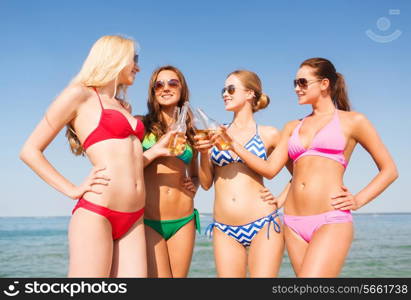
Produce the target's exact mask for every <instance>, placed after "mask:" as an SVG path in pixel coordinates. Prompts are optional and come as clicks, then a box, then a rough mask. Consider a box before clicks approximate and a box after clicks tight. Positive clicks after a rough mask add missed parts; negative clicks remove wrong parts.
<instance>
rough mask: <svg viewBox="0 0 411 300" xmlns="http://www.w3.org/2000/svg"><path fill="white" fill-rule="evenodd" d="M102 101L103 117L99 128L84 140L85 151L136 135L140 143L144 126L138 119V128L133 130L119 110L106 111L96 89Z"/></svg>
mask: <svg viewBox="0 0 411 300" xmlns="http://www.w3.org/2000/svg"><path fill="white" fill-rule="evenodd" d="M94 91H95V92H96V94H97V96H98V100H99V101H100V106H101V116H100V121H99V122H98V125H97V127H96V128H95V129H94V130H93V131H92V132H91V133H90V134H89V135H88V137H87V138H86V139H85V140H84V143H83V149H84V150H86V149H87V148H88V147H90V146H91V145H93V144H95V143H98V142H101V141H104V140H109V139H125V138H127V137H129V136H130V135H135V136H136V137H137V138H138V139H139V140H140V141H142V139H143V137H144V124H143V122H142V121H141V120H139V119H137V118H136V119H137V124H136V128H135V129H133V128H132V127H131V125H130V123H129V122H128V119H127V118H126V117H125V116H124V115H123V114H122V113H121V112H120V111H118V110H115V109H105V108H104V107H103V103H102V102H101V99H100V95H99V94H98V92H97V89H96V88H94Z"/></svg>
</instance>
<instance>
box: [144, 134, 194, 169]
mask: <svg viewBox="0 0 411 300" xmlns="http://www.w3.org/2000/svg"><path fill="white" fill-rule="evenodd" d="M155 143H157V137H156V136H155V135H154V133H152V132H150V133H148V134H146V135H145V136H144V140H143V142H142V145H143V151H147V150H148V149H150V148H151V147H153V146H154V144H155ZM177 158H179V159H181V160H182V161H183V162H184V163H186V164H189V163H190V162H191V160H192V159H193V148H192V147H191V146H190V145H189V144H188V143H186V148H185V149H184V152H183V153H182V154H180V155H178V156H177Z"/></svg>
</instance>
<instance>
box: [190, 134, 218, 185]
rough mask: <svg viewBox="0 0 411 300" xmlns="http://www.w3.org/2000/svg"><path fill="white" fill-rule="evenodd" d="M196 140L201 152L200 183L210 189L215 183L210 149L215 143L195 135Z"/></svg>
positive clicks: (198, 149) (196, 146)
mask: <svg viewBox="0 0 411 300" xmlns="http://www.w3.org/2000/svg"><path fill="white" fill-rule="evenodd" d="M194 139H195V140H196V144H195V148H196V150H197V151H198V152H199V154H200V168H199V171H198V176H199V180H200V185H201V187H202V188H203V189H204V190H206V191H207V190H209V189H210V187H211V186H212V185H213V180H214V166H213V164H212V163H211V161H210V151H211V147H213V144H212V143H211V142H210V140H202V137H201V136H197V135H196V136H194Z"/></svg>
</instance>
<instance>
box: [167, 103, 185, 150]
mask: <svg viewBox="0 0 411 300" xmlns="http://www.w3.org/2000/svg"><path fill="white" fill-rule="evenodd" d="M187 111H188V102H186V103H184V105H183V107H182V108H181V110H180V111H177V112H176V113H175V115H176V116H177V121H176V122H175V123H174V124H173V125H172V126H171V129H172V130H176V131H177V133H176V134H175V135H174V136H172V137H171V138H170V142H169V143H168V150H169V151H170V153H171V154H173V155H180V154H182V153H183V152H184V150H185V148H186V139H185V134H186V130H187V125H186V120H187Z"/></svg>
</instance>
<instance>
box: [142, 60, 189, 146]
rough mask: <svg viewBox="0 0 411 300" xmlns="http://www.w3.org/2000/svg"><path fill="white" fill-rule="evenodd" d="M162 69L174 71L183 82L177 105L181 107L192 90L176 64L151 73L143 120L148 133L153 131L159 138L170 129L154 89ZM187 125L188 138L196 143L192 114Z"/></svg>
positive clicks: (181, 82) (187, 99)
mask: <svg viewBox="0 0 411 300" xmlns="http://www.w3.org/2000/svg"><path fill="white" fill-rule="evenodd" d="M161 71H172V72H174V73H175V74H176V75H177V77H178V80H179V81H180V84H181V97H180V100H179V101H178V103H177V106H178V107H180V109H181V107H182V106H183V104H184V103H185V102H188V101H189V98H190V92H189V89H188V86H187V81H186V80H185V78H184V75H183V73H181V71H180V70H179V69H177V68H176V67H174V66H170V65H167V66H162V67H159V68H157V69H155V70H154V71H153V74H151V78H150V83H149V87H148V100H147V109H148V113H147V114H146V115H145V116H144V118H143V122H144V126H145V127H146V134H149V133H153V134H154V135H155V136H156V137H157V139H159V138H160V137H162V136H163V135H164V134H165V133H166V132H167V130H168V127H167V124H166V121H165V120H164V118H163V116H162V115H161V106H160V104H159V103H158V101H157V100H156V96H155V91H154V84H155V83H156V81H157V77H158V74H160V72H161ZM186 125H187V132H186V135H187V139H188V142H189V144H190V145H191V146H193V145H194V143H195V141H194V135H195V132H194V127H193V125H192V122H191V116H190V114H187V120H186Z"/></svg>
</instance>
